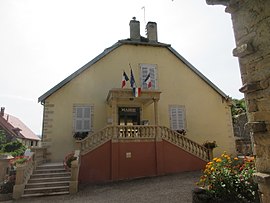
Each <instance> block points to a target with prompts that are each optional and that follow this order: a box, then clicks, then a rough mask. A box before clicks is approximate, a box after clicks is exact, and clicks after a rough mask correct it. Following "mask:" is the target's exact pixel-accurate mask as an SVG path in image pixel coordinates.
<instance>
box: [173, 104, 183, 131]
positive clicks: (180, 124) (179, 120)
mask: <svg viewBox="0 0 270 203" xmlns="http://www.w3.org/2000/svg"><path fill="white" fill-rule="evenodd" d="M173 109H176V110H177V112H176V118H175V119H176V120H175V121H174V120H173V119H174V118H173V115H172V110H173ZM179 111H180V112H179ZM179 115H182V116H181V117H180V118H179V117H178V116H179ZM169 120H170V128H171V129H172V130H175V131H176V130H182V129H183V130H186V129H187V126H186V108H185V106H184V105H169ZM173 122H176V124H174V123H173ZM175 125H176V126H175Z"/></svg>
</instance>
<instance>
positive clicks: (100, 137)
mask: <svg viewBox="0 0 270 203" xmlns="http://www.w3.org/2000/svg"><path fill="white" fill-rule="evenodd" d="M146 139H148V140H149V139H150V140H151V139H152V140H161V139H163V140H166V141H168V142H170V143H172V144H174V145H176V146H178V147H179V148H181V149H183V150H185V151H187V152H189V153H191V154H193V155H195V156H197V157H199V158H201V159H203V160H206V161H208V160H209V150H208V149H207V148H205V147H204V146H202V145H200V144H198V143H196V142H194V141H192V140H190V139H188V138H187V137H185V136H183V135H181V134H179V133H177V132H175V131H173V130H171V129H169V128H167V127H165V126H155V125H130V126H128V125H116V126H107V127H105V128H104V129H102V130H100V131H98V132H97V133H94V134H92V135H90V136H88V137H87V138H85V139H83V140H78V141H76V142H77V145H78V148H79V149H80V150H81V154H82V155H83V154H86V153H88V152H90V151H92V150H94V149H95V148H97V147H99V146H101V145H102V144H104V143H105V142H107V141H109V140H113V141H114V140H146Z"/></svg>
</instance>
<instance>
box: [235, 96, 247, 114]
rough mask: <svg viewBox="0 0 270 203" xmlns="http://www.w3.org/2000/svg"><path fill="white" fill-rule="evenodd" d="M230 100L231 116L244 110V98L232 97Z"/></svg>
mask: <svg viewBox="0 0 270 203" xmlns="http://www.w3.org/2000/svg"><path fill="white" fill-rule="evenodd" d="M232 102H233V104H232V107H231V112H232V117H235V116H236V115H239V114H242V113H245V112H246V109H247V107H246V102H245V100H244V99H233V100H232Z"/></svg>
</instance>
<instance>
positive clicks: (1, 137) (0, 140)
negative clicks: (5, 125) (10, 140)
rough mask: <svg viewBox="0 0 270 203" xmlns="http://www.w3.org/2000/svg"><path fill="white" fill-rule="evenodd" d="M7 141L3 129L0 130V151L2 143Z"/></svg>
mask: <svg viewBox="0 0 270 203" xmlns="http://www.w3.org/2000/svg"><path fill="white" fill-rule="evenodd" d="M6 143H7V139H6V135H5V132H4V131H3V130H0V151H1V150H2V149H3V146H4V144H6Z"/></svg>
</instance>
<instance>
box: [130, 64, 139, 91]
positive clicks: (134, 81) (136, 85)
mask: <svg viewBox="0 0 270 203" xmlns="http://www.w3.org/2000/svg"><path fill="white" fill-rule="evenodd" d="M129 67H130V70H131V71H132V68H131V65H130V63H129ZM132 72H133V71H132ZM133 78H134V84H135V87H137V84H136V80H135V77H134V74H133Z"/></svg>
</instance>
